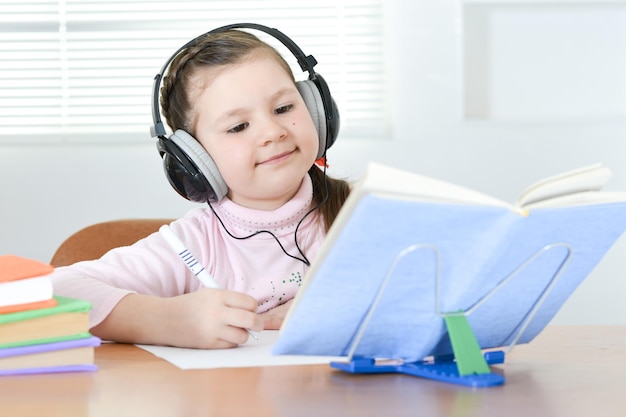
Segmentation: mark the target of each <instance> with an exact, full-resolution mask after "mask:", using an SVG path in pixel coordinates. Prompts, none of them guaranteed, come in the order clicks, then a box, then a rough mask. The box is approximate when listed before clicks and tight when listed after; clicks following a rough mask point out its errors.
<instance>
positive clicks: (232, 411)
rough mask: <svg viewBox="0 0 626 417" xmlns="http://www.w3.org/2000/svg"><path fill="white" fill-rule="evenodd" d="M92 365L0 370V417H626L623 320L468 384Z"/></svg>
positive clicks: (565, 330) (526, 350)
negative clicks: (486, 384)
mask: <svg viewBox="0 0 626 417" xmlns="http://www.w3.org/2000/svg"><path fill="white" fill-rule="evenodd" d="M96 363H97V364H98V366H99V370H98V371H97V372H94V373H73V374H58V375H33V376H19V377H5V378H0V415H1V416H11V417H21V416H37V417H39V416H49V417H50V416H63V417H73V416H96V417H97V416H106V417H111V416H116V417H122V416H229V417H230V416H255V417H265V416H268V417H269V416H290V417H291V416H298V417H303V416H315V417H319V416H335V415H336V416H342V417H345V416H377V417H380V416H381V415H382V416H384V415H389V416H394V417H396V416H398V417H399V416H416V415H423V416H463V417H469V416H481V417H489V416H498V417H501V416H508V417H510V416H551V417H559V416H567V417H576V416H584V417H588V416H592V415H593V416H595V417H599V416H611V417H612V416H624V415H626V326H549V327H548V328H547V329H546V330H545V331H544V332H543V333H542V334H540V335H539V336H538V337H537V339H535V340H534V341H533V342H532V343H531V344H528V345H523V346H518V347H516V348H515V349H513V351H512V352H511V354H510V355H509V356H508V357H507V359H506V362H505V364H503V365H499V366H498V367H497V369H499V371H501V372H503V373H504V375H505V376H506V383H505V385H503V386H500V387H495V388H467V387H461V386H454V385H449V384H444V383H439V382H434V381H427V380H423V379H420V378H416V377H411V376H405V375H348V374H344V373H341V372H339V371H336V370H333V369H331V368H330V367H328V366H326V365H308V366H275V367H259V368H234V369H206V370H190V371H183V370H180V369H178V368H176V367H175V366H173V365H171V364H169V363H168V362H165V361H163V360H161V359H158V358H156V357H155V356H153V355H152V354H150V353H148V352H146V351H144V350H141V349H139V348H137V347H135V346H132V345H122V344H105V345H103V346H101V347H99V348H97V349H96Z"/></svg>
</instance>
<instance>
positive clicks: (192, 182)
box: [159, 129, 228, 203]
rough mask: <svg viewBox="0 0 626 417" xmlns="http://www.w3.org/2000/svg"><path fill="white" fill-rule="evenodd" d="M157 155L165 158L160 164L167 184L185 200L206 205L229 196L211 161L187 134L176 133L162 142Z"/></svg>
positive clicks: (183, 132)
mask: <svg viewBox="0 0 626 417" xmlns="http://www.w3.org/2000/svg"><path fill="white" fill-rule="evenodd" d="M159 151H160V152H161V153H162V154H165V155H164V157H163V163H164V168H165V173H166V175H167V177H168V180H169V182H170V184H172V186H173V187H174V189H175V190H176V191H177V192H178V193H179V194H181V195H182V196H183V197H185V198H186V199H188V200H191V201H195V202H199V203H206V202H207V201H220V200H221V199H222V198H224V197H225V196H226V194H227V193H228V186H227V185H226V182H225V181H224V179H223V178H222V174H221V173H220V171H219V169H218V168H217V165H216V164H215V161H213V158H211V156H210V155H209V154H208V152H207V151H206V150H205V149H204V147H203V146H202V145H201V144H200V142H198V141H197V140H196V139H195V138H194V137H193V136H191V135H190V134H189V133H187V132H186V131H184V130H181V129H178V130H176V131H175V132H174V133H173V134H172V135H171V136H170V137H169V138H168V139H166V140H161V141H160V146H159ZM172 159H173V160H175V161H176V162H173V161H172Z"/></svg>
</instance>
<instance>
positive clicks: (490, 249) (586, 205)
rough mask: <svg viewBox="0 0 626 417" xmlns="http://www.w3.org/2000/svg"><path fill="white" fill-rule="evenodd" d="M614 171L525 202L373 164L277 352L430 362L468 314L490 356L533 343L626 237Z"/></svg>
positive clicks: (625, 212) (590, 171)
mask: <svg viewBox="0 0 626 417" xmlns="http://www.w3.org/2000/svg"><path fill="white" fill-rule="evenodd" d="M610 176H611V171H610V170H609V169H608V168H606V167H604V166H602V165H593V166H589V167H584V168H581V169H578V170H575V171H570V172H566V173H563V174H560V175H557V176H554V177H551V178H547V179H545V180H542V181H540V182H538V183H536V184H534V185H532V186H531V187H529V188H528V189H527V190H526V191H525V192H524V193H523V194H522V195H521V196H520V198H519V199H518V201H516V202H515V203H507V202H504V201H501V200H499V199H496V198H494V197H491V196H488V195H485V194H483V193H479V192H476V191H474V190H470V189H467V188H464V187H460V186H457V185H454V184H450V183H447V182H444V181H439V180H435V179H432V178H428V177H424V176H420V175H417V174H414V173H410V172H407V171H401V170H397V169H394V168H390V167H386V166H383V165H379V164H371V165H370V166H368V168H367V170H366V173H365V175H364V177H363V178H362V179H361V181H360V182H359V183H358V184H356V185H355V187H354V189H353V191H352V193H351V194H350V196H349V198H348V200H347V201H346V203H345V205H344V207H343V208H342V210H341V212H340V214H339V216H338V218H337V219H336V221H335V223H334V224H333V226H332V227H331V229H330V230H329V233H328V236H327V238H326V241H325V242H324V244H323V246H322V248H321V250H320V252H319V253H318V255H317V256H316V258H315V259H314V260H313V262H312V265H311V268H310V270H309V271H308V272H307V275H306V276H305V279H304V281H303V285H302V287H301V289H300V291H299V293H298V294H297V296H296V298H295V300H294V302H293V303H292V306H291V308H290V310H289V312H288V315H287V317H286V320H285V322H284V323H283V326H282V328H281V331H280V337H279V339H278V341H277V343H276V344H275V346H274V348H273V353H274V354H303V355H331V356H353V355H354V356H364V357H373V358H398V359H404V360H407V361H416V360H421V359H423V358H425V357H428V356H431V355H445V354H449V353H451V343H450V338H449V335H448V333H447V328H446V323H445V319H444V318H445V317H446V316H447V315H450V314H459V313H460V314H464V315H466V317H467V320H468V322H469V324H470V327H471V329H472V330H473V332H474V334H475V336H476V339H477V341H478V343H479V346H480V348H481V349H484V348H492V347H503V346H510V345H512V344H516V343H528V342H530V341H531V340H533V338H534V337H535V336H537V334H539V333H540V332H541V331H542V330H543V328H544V327H545V326H546V325H547V324H548V323H549V322H550V321H551V320H552V318H553V317H554V316H555V314H556V313H557V312H558V311H559V309H560V308H561V306H562V305H563V304H564V303H565V301H566V300H567V299H568V297H569V296H570V295H571V294H572V292H573V291H574V290H575V289H576V288H577V287H578V286H579V285H580V283H581V282H582V281H583V280H584V279H585V278H586V277H587V276H588V275H589V274H590V273H591V272H592V270H593V269H594V267H595V266H596V265H597V264H598V263H599V262H600V261H601V260H602V258H603V257H604V256H605V254H606V253H607V251H608V250H609V249H610V248H611V246H612V245H613V244H614V242H615V241H616V240H617V239H618V238H620V236H621V235H622V234H623V232H624V230H626V193H621V192H607V191H602V188H603V186H604V185H605V183H606V181H607V180H608V178H609V177H610Z"/></svg>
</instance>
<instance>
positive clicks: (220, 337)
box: [91, 288, 263, 349]
mask: <svg viewBox="0 0 626 417" xmlns="http://www.w3.org/2000/svg"><path fill="white" fill-rule="evenodd" d="M256 309H257V302H256V300H255V299H254V298H253V297H251V296H249V295H246V294H243V293H239V292H234V291H227V290H217V289H213V288H203V289H200V290H198V291H196V292H193V293H189V294H184V295H180V296H177V297H171V298H160V297H153V296H148V295H142V294H129V295H127V296H126V297H124V298H122V300H121V301H120V302H119V303H118V304H117V306H116V307H115V308H114V309H113V311H111V313H110V314H109V316H107V318H106V319H105V320H104V321H102V322H101V323H100V324H98V325H97V326H95V327H93V328H92V329H91V332H92V333H93V334H94V335H96V336H99V337H101V338H102V339H108V340H116V341H118V342H126V343H139V344H153V345H168V346H178V347H186V348H199V349H217V348H230V347H235V346H237V345H240V344H242V343H245V342H246V340H248V336H249V334H248V331H247V330H246V329H250V330H253V331H261V330H262V329H263V321H262V320H261V318H260V317H259V316H258V315H257V314H256Z"/></svg>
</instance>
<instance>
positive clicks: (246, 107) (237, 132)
mask: <svg viewBox="0 0 626 417" xmlns="http://www.w3.org/2000/svg"><path fill="white" fill-rule="evenodd" d="M204 75H206V76H208V77H210V78H206V80H209V82H208V84H206V88H204V89H203V91H201V92H200V94H199V96H198V97H197V99H196V100H195V103H194V111H195V112H196V120H195V125H194V128H195V135H196V138H197V139H198V141H199V142H200V143H201V144H202V146H204V148H205V149H206V150H207V152H208V153H209V154H210V155H211V157H212V158H213V160H214V161H215V163H216V165H217V167H218V168H219V170H220V173H221V174H222V176H223V178H224V180H225V181H226V184H228V187H229V191H228V197H229V198H230V199H231V200H233V201H234V202H236V203H238V204H240V205H243V206H245V207H250V208H254V209H260V210H274V209H276V208H278V207H280V206H281V205H283V204H284V203H285V202H287V201H288V200H289V199H290V198H291V197H293V196H294V194H295V193H296V192H297V191H298V189H299V188H300V184H301V183H302V179H303V178H304V175H306V174H307V171H308V170H309V168H310V167H311V165H313V163H314V162H315V157H316V156H317V151H318V146H319V139H318V135H317V131H316V129H315V126H314V124H313V120H312V119H311V116H310V114H309V112H308V110H307V108H306V106H305V104H304V101H303V100H302V97H301V96H300V94H299V93H298V90H297V88H296V86H295V85H294V83H293V81H292V79H291V77H290V76H289V75H288V74H287V73H286V72H285V70H284V69H283V68H282V67H281V66H280V65H279V63H278V62H276V60H275V58H272V57H270V56H269V55H267V54H261V55H259V56H256V57H254V58H252V59H246V60H244V61H243V62H241V63H239V64H235V65H229V66H227V67H224V68H221V69H219V70H218V71H216V70H215V69H208V70H207V72H206V73H205V74H204ZM199 76H200V78H201V79H202V77H203V74H199Z"/></svg>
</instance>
